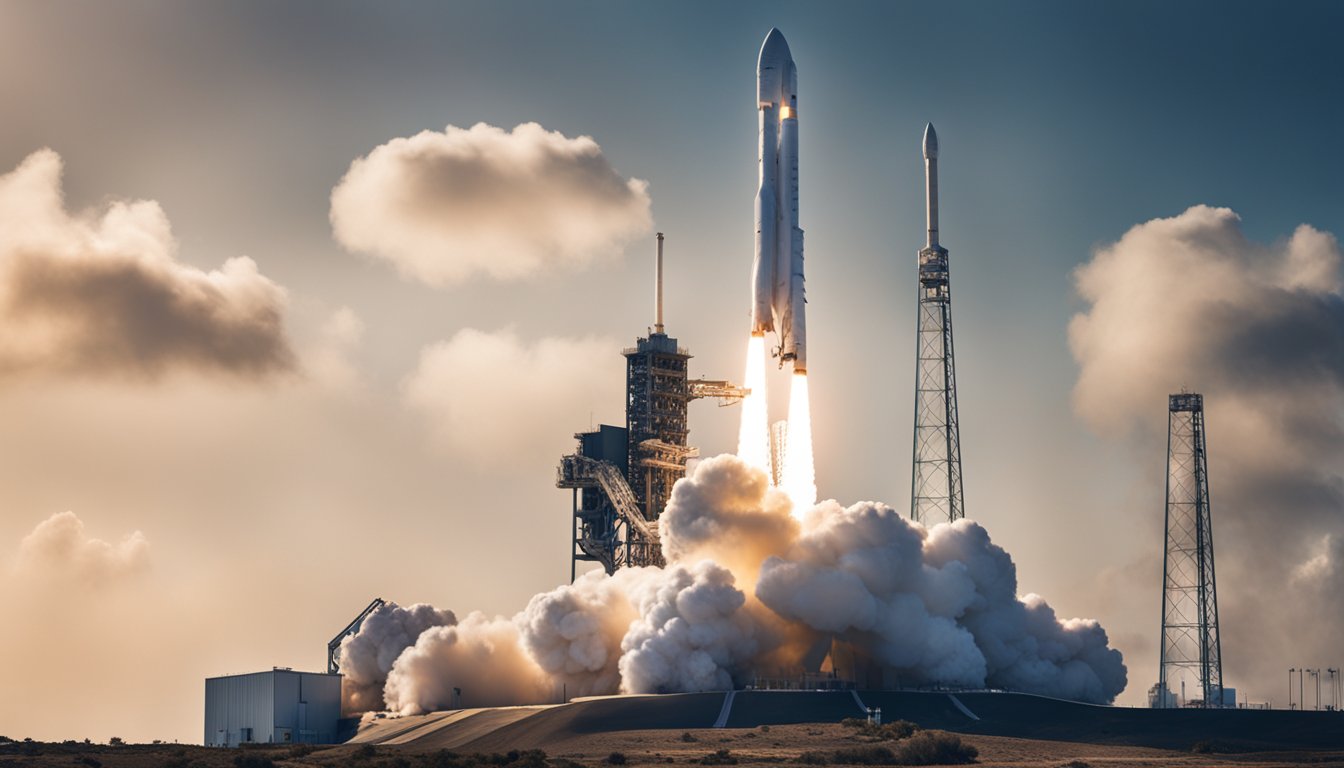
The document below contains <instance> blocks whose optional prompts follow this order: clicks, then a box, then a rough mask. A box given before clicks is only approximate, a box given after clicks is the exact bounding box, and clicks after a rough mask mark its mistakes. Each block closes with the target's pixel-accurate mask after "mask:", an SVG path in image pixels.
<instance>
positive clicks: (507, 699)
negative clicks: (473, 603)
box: [384, 456, 1126, 714]
mask: <svg viewBox="0 0 1344 768" xmlns="http://www.w3.org/2000/svg"><path fill="white" fill-rule="evenodd" d="M660 524H661V526H662V536H663V543H664V555H665V557H666V558H667V560H668V565H667V566H666V567H665V568H629V569H622V570H619V571H617V572H616V573H615V574H614V575H612V576H607V575H606V574H605V573H602V572H600V571H598V572H592V573H588V574H585V575H583V576H581V577H580V578H579V579H577V580H576V581H575V582H574V583H573V584H570V585H564V586H561V587H557V588H556V589H554V590H551V591H550V592H547V593H544V594H540V595H537V596H536V597H534V598H532V600H531V601H530V602H529V603H528V605H527V607H526V608H525V609H524V610H523V611H521V612H520V613H518V614H517V615H516V616H514V617H512V618H504V617H496V618H489V617H486V616H484V615H481V614H473V615H472V616H470V617H468V618H467V619H466V620H465V621H463V622H462V623H461V624H458V625H457V626H448V627H438V628H435V629H431V630H429V631H427V632H424V633H423V634H421V635H420V637H419V638H418V639H417V641H416V642H415V644H414V646H411V647H409V648H408V649H407V650H406V651H405V652H404V653H403V654H402V655H401V656H400V657H399V658H398V659H397V660H396V662H395V663H394V664H393V665H392V667H391V670H390V672H389V674H388V676H387V685H386V688H385V690H384V698H385V700H386V704H387V706H388V707H389V708H390V709H393V710H396V711H398V712H401V713H406V714H413V713H421V712H426V711H430V710H433V709H437V708H444V707H449V706H457V705H461V706H486V705H496V704H519V703H536V702H544V701H553V700H555V698H556V697H558V696H559V695H560V692H561V690H562V689H563V690H564V691H566V692H567V693H568V694H569V695H570V696H576V695H587V694H610V693H616V692H625V693H653V692H657V693H670V692H679V691H699V690H724V689H727V688H730V687H732V686H733V685H735V684H742V683H744V682H747V681H749V680H750V679H751V677H752V676H753V675H754V674H764V675H771V674H796V673H797V672H799V671H801V670H802V669H803V666H804V663H805V661H804V660H805V658H807V657H809V656H812V657H814V658H813V659H812V663H816V662H820V661H821V656H824V650H825V648H826V647H827V646H828V645H829V641H830V639H831V638H835V639H836V640H837V641H839V642H841V643H843V644H847V645H848V646H850V647H852V648H853V649H854V654H855V655H856V656H864V657H867V658H872V659H875V660H877V661H878V662H879V663H880V664H882V665H883V666H886V667H888V668H891V669H893V670H895V672H896V673H897V674H898V675H899V678H900V680H901V681H902V682H909V683H915V682H920V683H925V682H927V683H947V684H958V685H966V686H986V685H989V686H1003V687H1011V688H1013V689H1016V690H1024V691H1033V692H1039V693H1045V694H1049V695H1054V696H1063V697H1069V698H1075V699H1081V700H1085V701H1097V702H1102V701H1110V700H1111V699H1113V698H1114V697H1115V695H1116V694H1118V693H1119V692H1120V691H1121V690H1122V689H1123V688H1124V686H1125V681H1126V672H1125V667H1124V664H1123V663H1122V661H1121V658H1120V654H1119V652H1118V651H1115V650H1113V649H1111V648H1109V647H1108V644H1107V638H1106V633H1105V631H1104V630H1102V628H1101V627H1100V626H1099V625H1097V623H1096V622H1093V621H1087V620H1077V619H1075V620H1070V621H1065V622H1061V621H1059V620H1057V619H1056V618H1055V615H1054V613H1053V611H1051V609H1050V607H1049V606H1048V605H1046V603H1045V602H1044V601H1043V600H1042V599H1041V598H1039V597H1037V596H1034V595H1028V596H1027V597H1025V598H1022V599H1019V598H1018V597H1017V594H1016V589H1017V582H1016V569H1015V567H1014V566H1013V563H1012V560H1011V558H1009V556H1008V554H1007V553H1006V552H1004V551H1003V550H1002V549H1000V548H999V547H997V546H995V545H994V544H993V543H991V542H990V540H989V536H988V534H987V533H986V532H985V530H984V529H983V528H981V527H980V526H978V525H976V524H975V523H973V522H970V521H960V522H958V523H956V524H955V525H940V526H937V527H935V528H933V529H931V530H926V529H924V528H923V527H922V526H919V525H918V524H915V523H910V522H907V521H906V520H905V519H904V518H902V517H901V515H899V514H898V513H897V512H896V511H894V510H893V509H891V508H890V507H887V506H885V505H882V504H875V503H871V502H864V503H861V504H856V505H854V506H852V507H849V508H842V507H841V506H840V505H839V504H837V503H835V502H833V501H832V502H824V503H822V504H820V505H817V506H816V507H814V508H813V509H812V510H810V511H809V512H808V513H807V515H806V516H805V517H804V518H803V520H802V521H801V522H800V521H798V520H796V519H795V518H793V517H792V515H791V505H790V504H789V502H788V499H787V497H786V496H785V495H784V494H783V493H782V492H781V491H779V490H778V489H774V488H771V487H769V484H768V483H767V482H766V478H765V474H764V473H763V472H761V471H760V470H758V469H754V468H752V467H750V466H748V465H747V464H746V463H745V462H743V461H742V460H740V459H738V458H737V457H736V456H718V457H715V458H711V459H707V460H705V461H703V462H701V463H700V464H699V465H698V466H697V467H696V468H695V470H694V472H693V473H692V474H691V475H690V476H688V477H687V478H686V479H684V480H682V481H680V482H678V483H677V485H676V486H675V488H674V490H673V493H672V498H671V500H670V501H669V503H668V507H667V511H666V513H665V514H664V515H663V517H662V520H661V523H660ZM818 647H821V648H822V649H823V652H822V653H821V654H816V653H815V649H816V648H818ZM846 671H847V670H844V669H841V672H842V673H843V672H846ZM454 688H459V689H461V690H462V695H461V699H460V700H455V699H454V698H453V689H454Z"/></svg>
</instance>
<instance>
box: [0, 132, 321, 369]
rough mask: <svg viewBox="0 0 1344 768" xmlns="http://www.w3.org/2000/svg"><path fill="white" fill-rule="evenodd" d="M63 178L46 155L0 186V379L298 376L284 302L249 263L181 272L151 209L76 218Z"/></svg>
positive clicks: (149, 204) (146, 204)
mask: <svg viewBox="0 0 1344 768" xmlns="http://www.w3.org/2000/svg"><path fill="white" fill-rule="evenodd" d="M61 170H62V164H61V158H60V156H59V155H58V154H56V153H55V152H53V151H51V150H49V149H44V150H41V151H39V152H35V153H33V154H32V155H29V156H28V158H27V159H25V160H24V161H23V162H22V163H20V164H19V166H18V168H16V169H15V170H13V171H11V172H10V173H8V174H5V175H4V176H0V324H2V325H3V326H4V328H5V333H4V334H3V336H0V375H3V374H15V373H21V372H30V371H34V372H56V373H80V374H104V373H118V374H131V375H137V376H158V375H160V374H163V373H165V372H166V371H168V370H170V369H175V368H189V369H194V370H202V371H209V372H216V373H231V374H239V375H249V376H255V375H260V374H268V373H274V372H277V371H283V370H286V369H289V368H291V367H293V365H294V355H293V353H292V351H291V350H290V346H289V342H288V340H287V338H286V336H285V331H284V323H283V319H284V318H283V315H284V307H285V292H284V290H283V289H281V288H280V287H279V286H277V285H276V284H275V283H273V282H271V281H270V280H268V279H267V278H265V277H263V276H262V275H261V274H260V273H259V272H258V271H257V265H256V264H255V263H254V262H253V261H252V260H251V259H249V258H246V257H238V258H233V259H229V260H228V261H226V262H225V263H224V265H223V266H222V267H221V268H219V269H218V270H212V271H210V272H204V271H201V270H199V269H196V268H194V267H190V266H187V265H184V264H182V263H180V262H178V261H177V260H176V258H175V253H176V250H177V243H176V241H175V240H174V239H173V235H172V231H171V229H170V227H169V223H168V218H167V216H166V215H165V214H164V212H163V209H162V208H160V207H159V205H158V203H155V202H153V201H148V200H137V201H117V202H113V203H110V204H108V205H107V206H105V207H104V208H103V209H102V211H101V212H94V211H90V212H87V213H83V214H78V215H71V214H70V213H68V212H67V211H66V210H65V203H64V200H63V197H62V190H61Z"/></svg>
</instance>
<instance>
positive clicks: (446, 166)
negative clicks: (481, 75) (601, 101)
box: [331, 123, 652, 286]
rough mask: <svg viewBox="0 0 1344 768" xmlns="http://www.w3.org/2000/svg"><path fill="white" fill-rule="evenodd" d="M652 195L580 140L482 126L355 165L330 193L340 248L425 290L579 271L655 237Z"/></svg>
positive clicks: (423, 136) (381, 152) (404, 144)
mask: <svg viewBox="0 0 1344 768" xmlns="http://www.w3.org/2000/svg"><path fill="white" fill-rule="evenodd" d="M647 187H648V184H647V183H646V182H644V181H640V180H639V179H626V178H624V177H622V176H621V175H620V174H619V173H617V172H616V170H615V169H613V168H612V167H611V164H610V163H609V162H608V161H607V158H606V157H605V156H604V155H603V154H602V149H601V148H600V147H599V146H598V145H597V142H595V141H593V140H592V139H591V138H589V137H587V136H580V137H578V138H575V139H570V138H566V137H565V136H563V135H562V134H560V133H558V132H554V131H547V130H546V129H545V128H542V127H541V126H540V125H538V124H536V123H523V124H522V125H519V126H518V127H516V128H514V129H513V130H512V131H504V130H502V129H500V128H496V127H494V126H491V125H486V124H485V123H477V124H476V125H474V126H472V127H471V128H470V129H462V128H457V127H454V126H451V125H450V126H448V127H447V128H446V129H444V131H443V132H441V133H436V132H432V131H424V132H421V133H418V134H416V135H415V136H411V137H410V138H397V139H393V140H392V141H390V142H388V143H386V144H383V145H381V146H379V147H377V148H375V149H374V150H373V151H372V152H370V153H369V154H368V156H366V157H362V158H359V159H357V160H355V161H354V162H353V163H351V165H350V170H349V171H348V172H347V173H346V175H345V177H344V178H343V179H341V181H340V183H339V184H337V185H336V188H335V189H333V190H332V193H331V224H332V228H333V229H334V231H335V236H336V239H337V240H338V241H339V242H340V243H341V244H342V245H343V246H345V247H346V248H348V249H350V250H352V251H357V252H361V253H367V254H370V255H372V256H375V257H378V258H380V259H385V260H387V261H390V262H392V263H393V264H394V265H396V267H397V268H398V269H399V270H400V271H401V272H402V273H403V274H405V275H407V276H409V277H413V278H416V279H418V280H421V281H423V282H425V283H428V284H430V285H436V286H442V285H451V284H454V283H459V282H461V281H463V280H466V279H468V278H469V277H472V276H474V275H477V274H483V275H486V276H488V277H491V278H495V279H500V280H511V279H519V278H524V277H529V276H531V275H533V274H536V273H539V272H542V271H547V270H551V269H555V268H570V269H578V268H583V267H586V266H588V265H589V264H592V263H594V262H597V261H600V260H604V259H609V258H612V257H615V256H617V255H619V254H620V252H621V250H622V249H623V248H624V246H625V245H626V244H627V243H629V242H630V241H631V240H633V239H634V238H637V237H640V236H642V235H644V234H647V233H648V231H649V229H650V227H651V226H652V218H651V216H650V213H649V195H648V192H647Z"/></svg>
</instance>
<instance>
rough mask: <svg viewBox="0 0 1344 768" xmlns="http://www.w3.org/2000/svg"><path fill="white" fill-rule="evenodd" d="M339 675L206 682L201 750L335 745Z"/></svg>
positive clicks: (281, 671)
mask: <svg viewBox="0 0 1344 768" xmlns="http://www.w3.org/2000/svg"><path fill="white" fill-rule="evenodd" d="M340 717H341V676H340V675H339V674H328V673H324V672H295V671H294V670H292V669H287V668H284V667H276V668H275V669H272V670H270V671H269V672H255V673H253V674H249V675H227V676H225V677H211V678H206V681H205V745H206V746H207V747H236V746H238V745H239V744H248V743H260V744H286V743H291V742H307V743H310V744H335V743H336V728H337V721H338V720H340Z"/></svg>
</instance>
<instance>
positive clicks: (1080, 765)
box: [1059, 760, 1092, 768]
mask: <svg viewBox="0 0 1344 768" xmlns="http://www.w3.org/2000/svg"><path fill="white" fill-rule="evenodd" d="M1059 768H1092V764H1091V763H1087V762H1084V761H1082V760H1070V761H1069V762H1067V763H1064V764H1063V765H1061V766H1059Z"/></svg>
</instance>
